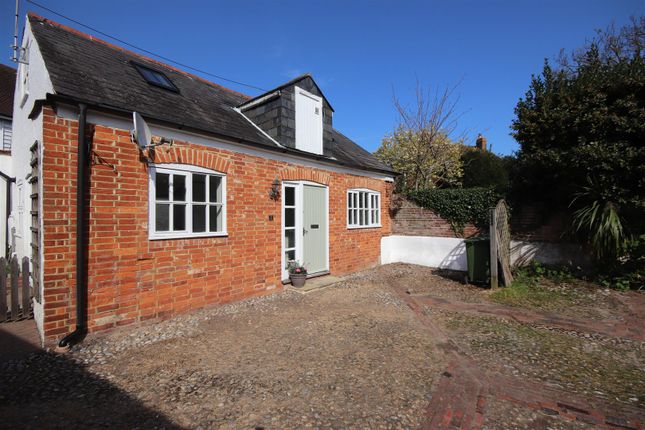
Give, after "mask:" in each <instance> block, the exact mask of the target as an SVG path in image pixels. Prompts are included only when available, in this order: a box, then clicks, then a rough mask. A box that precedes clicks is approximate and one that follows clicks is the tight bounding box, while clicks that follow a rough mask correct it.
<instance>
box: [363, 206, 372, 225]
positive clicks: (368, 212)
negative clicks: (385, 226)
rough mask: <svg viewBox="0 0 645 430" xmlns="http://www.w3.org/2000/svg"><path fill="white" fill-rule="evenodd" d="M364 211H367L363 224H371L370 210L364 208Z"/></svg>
mask: <svg viewBox="0 0 645 430" xmlns="http://www.w3.org/2000/svg"><path fill="white" fill-rule="evenodd" d="M363 212H365V215H364V216H365V218H364V220H365V224H363V225H369V223H370V210H369V209H363Z"/></svg>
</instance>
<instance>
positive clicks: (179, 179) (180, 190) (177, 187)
mask: <svg viewBox="0 0 645 430" xmlns="http://www.w3.org/2000/svg"><path fill="white" fill-rule="evenodd" d="M172 199H173V200H174V201H177V202H185V201H186V177H185V176H184V175H172Z"/></svg>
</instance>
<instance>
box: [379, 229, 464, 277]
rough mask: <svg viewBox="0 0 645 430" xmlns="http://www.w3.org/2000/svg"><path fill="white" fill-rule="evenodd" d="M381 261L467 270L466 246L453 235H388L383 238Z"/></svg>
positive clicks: (384, 262) (383, 262)
mask: <svg viewBox="0 0 645 430" xmlns="http://www.w3.org/2000/svg"><path fill="white" fill-rule="evenodd" d="M381 263H382V264H389V263H410V264H419V265H421V266H428V267H438V268H441V269H451V270H461V271H466V270H467V266H466V247H465V245H464V240H463V239H459V238H453V237H432V236H386V237H383V238H382V239H381Z"/></svg>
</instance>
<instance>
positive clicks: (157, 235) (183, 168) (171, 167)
mask: <svg viewBox="0 0 645 430" xmlns="http://www.w3.org/2000/svg"><path fill="white" fill-rule="evenodd" d="M157 173H165V174H170V175H172V174H178V173H179V174H182V175H185V176H186V230H183V231H172V230H169V231H156V230H155V228H156V209H157V206H156V203H157V200H156V175H157ZM193 173H197V174H206V175H210V176H218V177H220V178H221V180H222V201H221V203H210V202H208V196H209V187H210V181H209V180H208V179H207V180H206V200H207V201H206V202H204V203H203V204H205V205H206V229H207V231H205V232H197V233H195V232H193V231H192V230H193V226H192V223H193V216H192V214H193V213H192V207H193V204H195V203H194V202H193V189H192V188H193V180H192V175H193ZM148 177H149V182H148V184H149V186H148V238H149V239H150V240H162V239H190V238H200V237H221V236H228V232H227V223H226V212H227V200H226V174H224V173H221V172H216V171H215V170H211V169H206V168H204V167H199V166H192V165H187V164H156V165H151V166H150V168H149V175H148ZM169 193H170V196H172V186H171V187H170V189H169ZM172 203H173V201H172V200H169V204H172ZM198 204H200V205H201V204H202V203H198ZM209 206H220V207H221V208H222V231H219V232H213V231H208V227H209V224H210V223H209V217H210V211H209V210H208V207H209ZM172 213H173V211H172V210H170V214H169V221H168V223H169V227H172V223H173V219H172Z"/></svg>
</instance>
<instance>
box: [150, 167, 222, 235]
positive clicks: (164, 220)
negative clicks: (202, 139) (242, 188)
mask: <svg viewBox="0 0 645 430" xmlns="http://www.w3.org/2000/svg"><path fill="white" fill-rule="evenodd" d="M149 229H150V234H149V236H150V238H151V239H172V238H180V237H202V236H224V235H226V176H225V175H222V174H220V173H216V172H213V171H211V170H208V169H204V168H201V167H196V166H187V165H163V166H153V167H151V168H150V220H149Z"/></svg>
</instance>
